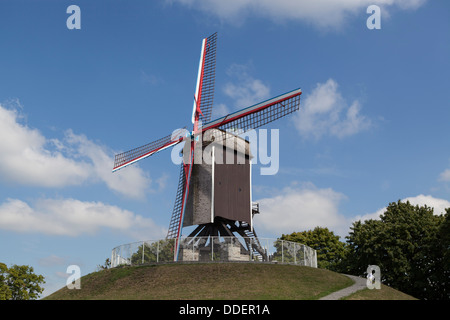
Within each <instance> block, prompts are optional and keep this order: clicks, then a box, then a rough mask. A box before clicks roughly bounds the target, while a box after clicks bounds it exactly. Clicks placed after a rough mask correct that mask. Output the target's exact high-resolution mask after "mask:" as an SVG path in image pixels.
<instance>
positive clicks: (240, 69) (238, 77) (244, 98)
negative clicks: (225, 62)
mask: <svg viewBox="0 0 450 320" xmlns="http://www.w3.org/2000/svg"><path fill="white" fill-rule="evenodd" d="M248 69H249V68H248V67H247V66H245V65H240V64H233V65H231V66H230V67H229V68H228V70H227V75H228V76H229V77H231V78H232V79H233V82H228V83H227V84H226V85H225V87H224V92H225V94H226V95H227V96H229V97H230V98H232V99H233V100H234V102H235V107H236V108H239V109H240V108H244V107H249V106H251V105H254V104H255V103H258V102H261V101H264V100H266V99H268V98H269V97H270V88H269V86H268V85H266V84H264V83H263V82H262V81H261V80H259V79H255V78H253V77H252V76H251V75H250V74H249V73H248Z"/></svg>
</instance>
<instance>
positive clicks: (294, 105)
mask: <svg viewBox="0 0 450 320" xmlns="http://www.w3.org/2000/svg"><path fill="white" fill-rule="evenodd" d="M301 94H302V90H301V89H296V90H293V91H290V92H287V93H285V94H282V95H279V96H277V97H275V98H272V99H269V100H266V101H263V102H261V103H258V104H255V105H253V106H251V107H248V108H245V109H242V110H240V111H237V112H235V113H231V114H229V115H227V116H225V117H222V118H219V119H217V120H214V121H212V122H210V123H208V124H206V125H204V126H203V128H202V131H203V132H205V131H206V130H209V129H213V128H218V129H222V130H233V129H239V130H242V131H244V132H246V131H248V130H251V129H256V128H259V127H261V126H263V125H265V124H268V123H270V122H272V121H275V120H277V119H279V118H282V117H284V116H286V115H288V114H290V113H292V112H295V111H297V110H298V109H299V108H300V95H301Z"/></svg>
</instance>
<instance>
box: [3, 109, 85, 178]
mask: <svg viewBox="0 0 450 320" xmlns="http://www.w3.org/2000/svg"><path fill="white" fill-rule="evenodd" d="M18 120H19V114H18V112H17V110H8V109H6V108H3V107H2V106H1V105H0V137H1V139H0V177H2V178H3V179H5V180H8V181H13V182H16V183H20V184H27V185H38V186H44V187H60V186H65V185H74V184H75V185H76V184H80V183H81V182H82V181H84V180H86V179H87V178H88V175H89V170H88V164H86V163H84V162H80V161H75V160H73V159H69V158H66V157H65V156H64V155H63V154H62V153H61V152H60V151H58V149H59V147H60V146H61V144H60V142H59V141H57V140H47V139H46V138H45V137H44V136H43V135H42V134H41V133H40V132H39V131H38V130H36V129H31V128H29V127H27V126H25V125H22V124H20V123H19V122H18ZM52 146H53V147H55V146H56V148H53V149H56V150H54V151H51V150H50V148H49V147H52Z"/></svg>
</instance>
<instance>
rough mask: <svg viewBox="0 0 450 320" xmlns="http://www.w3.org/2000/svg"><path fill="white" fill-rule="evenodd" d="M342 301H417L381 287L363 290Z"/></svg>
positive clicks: (383, 286) (404, 294) (396, 291)
mask: <svg viewBox="0 0 450 320" xmlns="http://www.w3.org/2000/svg"><path fill="white" fill-rule="evenodd" d="M343 300H418V299H416V298H414V297H412V296H410V295H407V294H406V293H403V292H400V291H398V290H395V289H393V288H391V287H388V286H385V285H384V284H382V285H381V289H379V290H377V289H364V290H360V291H357V292H355V293H353V294H351V295H350V296H348V297H345V298H344V299H343Z"/></svg>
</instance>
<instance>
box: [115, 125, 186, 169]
mask: <svg viewBox="0 0 450 320" xmlns="http://www.w3.org/2000/svg"><path fill="white" fill-rule="evenodd" d="M184 130H185V129H178V130H177V131H174V133H173V134H171V135H168V136H165V137H163V138H161V139H159V140H156V141H153V142H150V143H148V144H145V145H143V146H141V147H138V148H134V149H131V150H129V151H126V152H122V153H119V154H117V155H116V156H115V157H114V168H113V172H114V171H117V170H119V169H122V168H123V167H125V166H127V165H130V164H132V163H135V162H136V161H139V160H141V159H144V158H147V157H149V156H151V155H152V154H155V153H156V152H159V151H161V150H164V149H166V148H168V147H170V146H173V145H176V144H177V143H180V142H181V141H183V138H179V137H180V136H181V135H182V133H183V132H184ZM172 137H175V138H176V139H175V140H172Z"/></svg>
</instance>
